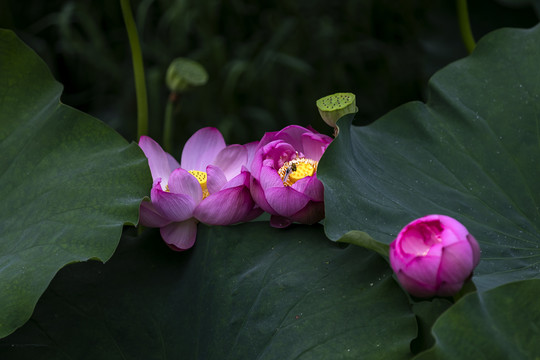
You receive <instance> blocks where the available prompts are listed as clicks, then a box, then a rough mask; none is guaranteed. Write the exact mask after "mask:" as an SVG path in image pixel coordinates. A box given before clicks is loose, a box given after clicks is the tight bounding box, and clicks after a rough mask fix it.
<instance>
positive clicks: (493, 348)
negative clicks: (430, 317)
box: [417, 279, 540, 360]
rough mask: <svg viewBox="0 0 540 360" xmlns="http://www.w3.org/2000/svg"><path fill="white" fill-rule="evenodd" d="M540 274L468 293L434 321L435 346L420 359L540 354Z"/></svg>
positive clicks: (499, 357) (520, 357)
mask: <svg viewBox="0 0 540 360" xmlns="http://www.w3.org/2000/svg"><path fill="white" fill-rule="evenodd" d="M539 298H540V280H538V279H535V280H525V281H519V282H515V283H510V284H506V285H503V286H500V287H498V288H496V289H492V290H489V291H486V292H475V293H472V294H470V295H467V296H466V297H464V298H463V299H462V300H461V301H459V302H458V303H456V304H455V305H454V306H453V307H452V308H451V309H449V310H448V311H447V312H445V313H444V314H443V315H441V317H439V319H438V320H437V322H436V323H435V325H434V326H433V330H432V331H433V334H434V335H435V338H436V344H435V346H434V347H433V348H432V349H430V350H429V351H426V352H424V353H422V354H421V355H420V356H418V357H417V359H426V360H435V359H539V358H540V342H539V341H538V339H540V327H539V326H538V324H540V307H539V306H538V299H539Z"/></svg>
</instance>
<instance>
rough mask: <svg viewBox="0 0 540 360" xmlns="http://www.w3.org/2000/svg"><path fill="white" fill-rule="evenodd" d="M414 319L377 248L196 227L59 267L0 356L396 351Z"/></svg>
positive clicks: (341, 355)
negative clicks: (188, 242) (99, 259)
mask: <svg viewBox="0 0 540 360" xmlns="http://www.w3.org/2000/svg"><path fill="white" fill-rule="evenodd" d="M415 336H416V321H415V319H414V314H413V313H412V312H411V310H410V308H409V306H408V301H407V298H406V296H405V294H404V293H403V292H402V291H401V290H400V288H399V286H398V285H397V284H396V282H395V281H394V280H393V279H392V277H391V270H390V269H389V267H388V265H387V263H386V262H385V261H384V260H383V259H382V258H380V257H379V256H378V255H377V254H375V253H372V252H369V251H368V250H365V249H362V248H359V247H355V246H339V245H337V244H334V243H332V242H330V241H328V240H327V239H326V237H325V236H324V233H323V229H322V227H320V226H311V227H308V226H294V227H293V228H291V229H287V230H283V229H272V228H270V227H269V225H268V223H266V222H265V223H262V222H259V223H249V224H243V225H238V226H232V227H205V226H202V225H200V226H199V233H198V239H197V243H196V245H195V247H194V248H193V249H192V250H190V251H189V252H184V253H173V252H171V251H170V250H169V249H168V248H167V247H166V246H165V245H164V244H163V241H162V240H161V239H160V237H159V233H158V232H157V231H149V232H147V233H146V235H145V236H144V237H142V238H140V239H124V241H123V246H121V247H120V248H119V250H118V252H117V253H116V254H115V256H114V257H113V258H112V259H111V260H110V261H109V262H108V263H106V264H104V265H103V264H100V263H96V262H90V263H81V264H74V265H71V266H69V267H66V268H65V269H63V270H62V271H61V272H60V273H59V274H58V276H57V277H56V278H55V279H54V281H53V282H52V284H51V287H50V289H49V290H47V292H46V293H45V294H44V296H43V298H42V300H41V301H40V303H39V304H38V307H37V309H36V312H35V314H34V316H33V318H32V320H31V321H30V322H29V323H27V325H25V326H24V327H23V328H21V329H20V330H18V331H17V332H15V333H14V334H13V335H12V336H10V337H8V338H6V339H4V341H3V343H1V344H0V355H1V357H2V359H20V358H32V357H33V356H37V354H40V355H41V354H47V355H42V356H41V357H40V358H43V359H48V358H50V359H53V358H54V359H56V358H77V359H79V358H80V359H84V358H89V359H90V358H92V359H122V358H126V359H130V358H140V359H162V358H165V357H167V358H180V357H181V358H185V359H257V358H258V359H329V358H331V359H358V358H363V359H388V358H389V357H390V358H393V359H402V358H403V359H405V358H408V357H409V343H410V341H411V340H412V339H413V338H414V337H415Z"/></svg>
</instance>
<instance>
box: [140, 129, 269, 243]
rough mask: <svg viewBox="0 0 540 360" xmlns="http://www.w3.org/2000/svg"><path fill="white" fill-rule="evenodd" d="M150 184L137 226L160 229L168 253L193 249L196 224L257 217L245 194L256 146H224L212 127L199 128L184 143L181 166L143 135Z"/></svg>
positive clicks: (250, 199)
mask: <svg viewBox="0 0 540 360" xmlns="http://www.w3.org/2000/svg"><path fill="white" fill-rule="evenodd" d="M139 146H140V148H141V149H142V150H143V152H144V154H145V155H146V157H147V158H148V164H149V166H150V171H151V172H152V178H153V185H152V190H151V193H150V199H151V201H150V202H148V201H143V202H142V204H141V214H140V222H141V224H142V225H144V226H149V227H158V228H160V232H161V237H162V238H163V240H165V242H166V243H167V244H168V245H169V247H171V248H172V249H173V250H177V251H181V250H186V249H189V248H191V247H192V246H193V244H194V242H195V238H196V235H197V223H198V222H199V221H200V222H203V223H206V224H210V225H229V224H234V223H237V222H241V221H249V220H251V219H253V218H255V217H257V216H258V215H260V214H261V213H262V210H261V209H259V208H258V207H256V206H255V203H254V202H253V200H252V198H251V194H250V191H249V181H250V174H249V171H248V166H249V165H250V163H251V161H252V159H253V155H254V151H255V149H256V146H257V143H250V144H246V145H230V146H226V145H225V141H224V140H223V136H222V135H221V133H220V132H219V130H217V129H215V128H203V129H200V130H199V131H197V132H196V133H195V134H193V136H191V138H189V140H188V141H187V142H186V144H185V146H184V149H183V150H182V158H181V164H178V162H177V161H176V160H175V159H174V158H173V157H172V156H171V155H170V154H168V153H166V152H165V151H163V149H162V148H161V146H159V145H158V144H157V143H156V142H155V141H154V140H152V139H151V138H149V137H147V136H142V137H141V139H140V140H139Z"/></svg>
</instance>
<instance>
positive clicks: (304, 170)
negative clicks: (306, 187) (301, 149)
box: [278, 158, 318, 186]
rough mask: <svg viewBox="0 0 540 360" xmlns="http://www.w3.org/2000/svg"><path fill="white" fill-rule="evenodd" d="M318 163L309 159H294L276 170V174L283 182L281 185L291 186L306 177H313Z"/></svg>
mask: <svg viewBox="0 0 540 360" xmlns="http://www.w3.org/2000/svg"><path fill="white" fill-rule="evenodd" d="M317 165H318V163H317V162H316V161H314V160H311V159H306V158H296V159H293V160H291V161H287V162H286V163H285V164H283V166H282V167H281V168H280V169H279V170H278V174H279V176H280V177H281V181H283V185H285V186H291V185H292V184H294V183H295V182H297V181H298V180H300V179H303V178H305V177H306V176H313V175H314V174H315V173H316V172H317Z"/></svg>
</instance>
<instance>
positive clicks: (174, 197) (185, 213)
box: [150, 183, 195, 222]
mask: <svg viewBox="0 0 540 360" xmlns="http://www.w3.org/2000/svg"><path fill="white" fill-rule="evenodd" d="M157 185H158V186H154V187H153V188H152V191H151V193H150V196H151V198H152V204H153V205H154V207H155V208H156V210H157V211H159V212H160V213H161V214H162V215H163V217H164V218H166V219H168V220H170V221H176V222H178V221H184V220H187V219H189V218H191V217H192V216H193V210H194V209H195V201H193V198H192V197H191V196H189V195H186V194H174V193H171V192H166V191H163V190H161V185H160V184H159V183H158V184H157Z"/></svg>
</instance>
